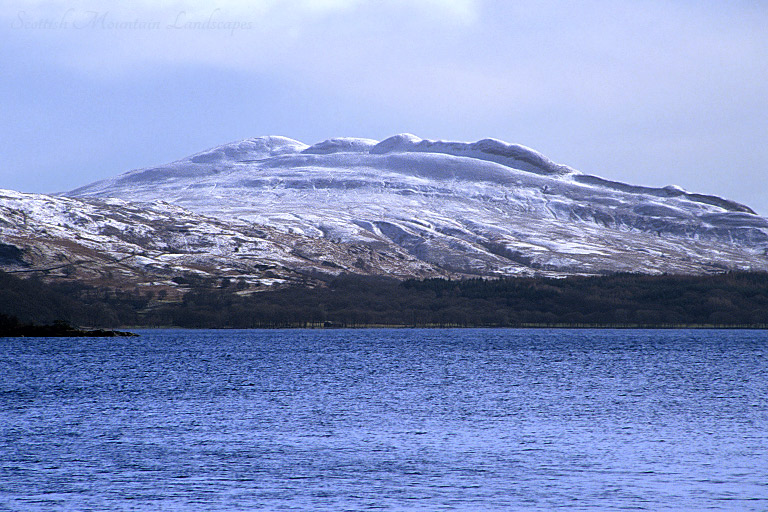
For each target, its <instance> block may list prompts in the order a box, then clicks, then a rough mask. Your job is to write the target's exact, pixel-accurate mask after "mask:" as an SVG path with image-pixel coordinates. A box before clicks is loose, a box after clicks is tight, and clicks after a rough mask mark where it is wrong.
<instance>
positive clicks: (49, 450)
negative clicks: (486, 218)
mask: <svg viewBox="0 0 768 512" xmlns="http://www.w3.org/2000/svg"><path fill="white" fill-rule="evenodd" d="M767 397H768V333H766V332H760V331H560V330H558V331H547V330H362V331H347V330H342V331H234V332H232V331H154V332H152V331H150V332H143V335H142V337H140V338H128V339H0V510H21V511H31V510H35V511H37V510H39V511H56V510H73V511H74V510H77V511H84V510H138V511H142V510H182V511H185V510H186V511H210V510H258V509H263V510H552V509H558V508H560V509H568V510H617V509H633V510H704V509H714V510H768V398H767Z"/></svg>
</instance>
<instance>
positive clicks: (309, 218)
mask: <svg viewBox="0 0 768 512" xmlns="http://www.w3.org/2000/svg"><path fill="white" fill-rule="evenodd" d="M66 195H68V196H72V197H83V198H88V197H90V198H97V197H102V198H103V197H117V198H122V199H125V200H129V201H145V202H152V201H157V200H161V199H162V200H164V201H168V202H170V203H173V204H175V205H178V206H182V207H184V208H185V209H187V210H189V211H192V212H196V213H197V214H202V215H206V216H209V217H212V218H216V219H220V220H223V221H230V222H231V221H237V222H243V221H245V222H248V223H252V224H256V225H264V226H270V227H273V228H275V229H277V230H280V231H282V232H285V233H294V234H299V235H302V236H307V237H310V238H314V239H318V240H328V241H331V242H334V243H356V244H364V245H366V246H369V247H379V248H382V247H389V248H393V247H395V248H399V249H402V250H405V251H406V252H407V253H408V254H409V255H411V256H412V257H415V258H417V259H419V260H421V261H423V262H425V263H426V264H429V265H433V266H436V267H439V268H441V269H443V270H445V271H447V272H454V273H459V274H464V275H529V274H533V273H541V272H547V273H552V274H594V273H605V272H615V271H632V272H648V273H660V272H675V273H702V272H713V271H722V270H726V269H752V270H767V269H768V257H767V256H766V252H767V250H768V222H767V221H766V220H765V219H764V218H762V217H759V216H757V215H755V214H754V212H752V210H750V209H749V208H748V207H746V206H744V205H740V204H738V203H735V202H733V201H728V200H726V199H722V198H719V197H717V196H710V195H703V194H693V193H689V192H686V191H684V190H682V189H681V188H679V187H675V186H669V187H664V188H651V187H640V186H633V185H628V184H623V183H618V182H612V181H609V180H605V179H602V178H598V177H596V176H590V175H585V174H581V173H579V172H577V171H575V170H574V169H571V168H569V167H567V166H563V165H559V164H556V163H554V162H552V161H551V160H549V159H548V158H546V157H544V156H543V155H541V154H539V153H537V152H535V151H533V150H531V149H529V148H526V147H524V146H519V145H514V144H506V143H504V142H501V141H498V140H495V139H486V140H481V141H479V142H475V143H462V142H442V141H427V140H421V139H419V138H417V137H415V136H412V135H397V136H394V137H391V138H389V139H386V140H384V141H382V142H377V141H374V140H370V139H354V138H339V139H330V140H327V141H324V142H321V143H319V144H315V145H313V146H308V145H306V144H303V143H301V142H298V141H295V140H292V139H288V138H285V137H261V138H256V139H248V140H244V141H240V142H236V143H232V144H227V145H224V146H220V147H217V148H213V149H211V150H208V151H205V152H202V153H199V154H196V155H193V156H191V157H189V158H186V159H183V160H179V161H177V162H173V163H171V164H167V165H163V166H160V167H155V168H149V169H140V170H136V171H130V172H128V173H125V174H122V175H119V176H117V177H115V178H111V179H108V180H104V181H100V182H96V183H93V184H91V185H88V186H85V187H82V188H79V189H76V190H73V191H72V192H69V193H68V194H66Z"/></svg>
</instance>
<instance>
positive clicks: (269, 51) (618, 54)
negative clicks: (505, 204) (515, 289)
mask: <svg viewBox="0 0 768 512" xmlns="http://www.w3.org/2000/svg"><path fill="white" fill-rule="evenodd" d="M114 4H115V3H114V2H104V1H98V0H69V1H62V0H45V1H34V0H33V1H18V0H15V1H7V0H0V44H1V46H0V48H1V49H2V51H0V121H1V122H0V158H2V161H1V163H0V188H8V189H14V190H20V191H25V192H43V193H48V192H58V191H64V190H69V189H73V188H76V187H78V186H80V185H84V184H87V183H90V182H92V181H95V180H98V179H102V178H106V177H109V176H113V175H116V174H119V173H121V172H124V171H127V170H130V169H136V168H141V167H147V166H155V165H159V164H162V163H166V162H170V161H173V160H177V159H180V158H183V157H186V156H188V155H190V154H192V153H196V152H199V151H202V150H204V149H207V148H210V147H213V146H217V145H219V144H224V143H227V142H231V141H235V140H240V139H244V138H249V137H257V136H261V135H283V136H287V137H291V138H294V139H298V140H300V141H302V142H305V143H308V144H313V143H316V142H319V141H322V140H325V139H328V138H332V137H342V136H348V137H367V138H372V139H377V140H382V139H384V138H387V137H389V136H391V135H394V134H398V133H404V132H407V133H413V134H415V135H417V136H419V137H422V138H425V139H442V140H463V141H475V140H479V139H483V138H488V137H493V138H497V139H501V140H504V141H507V142H513V143H517V144H523V145H525V146H528V147H531V148H533V149H536V150H537V151H540V152H541V153H543V154H545V155H546V156H548V157H549V158H551V159H552V160H554V161H556V162H558V163H561V164H565V165H569V166H571V167H573V168H576V169H578V170H580V171H582V172H584V173H588V174H595V175H598V176H602V177H605V178H608V179H613V180H619V181H624V182H628V183H632V184H637V185H648V186H665V185H669V184H675V185H679V186H682V187H683V188H685V189H686V190H689V191H692V192H699V193H707V194H716V195H720V196H723V197H726V198H729V199H733V200H736V201H739V202H742V203H745V204H747V205H749V206H751V207H752V208H753V209H755V210H756V211H757V212H758V213H760V214H762V215H768V193H766V191H767V187H766V186H765V183H764V182H765V181H766V176H768V140H767V139H768V30H766V28H765V27H768V2H765V1H762V0H752V1H746V0H731V1H729V2H723V1H720V0H716V1H715V0H697V1H693V0H677V1H669V0H664V1H655V0H643V1H629V0H625V1H621V0H610V1H609V0H605V1H603V0H584V1H580V2H569V1H554V0H539V1H527V0H515V1H494V0H251V1H237V0H221V1H218V2H203V1H197V0H187V1H162V0H155V1H151V0H139V1H135V2H132V3H131V4H130V6H123V7H120V6H115V5H114Z"/></svg>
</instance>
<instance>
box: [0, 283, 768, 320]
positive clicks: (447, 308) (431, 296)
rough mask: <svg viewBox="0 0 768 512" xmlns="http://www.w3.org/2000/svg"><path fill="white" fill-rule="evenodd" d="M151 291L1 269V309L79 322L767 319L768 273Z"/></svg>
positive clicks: (15, 315)
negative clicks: (174, 295)
mask: <svg viewBox="0 0 768 512" xmlns="http://www.w3.org/2000/svg"><path fill="white" fill-rule="evenodd" d="M189 283H190V284H189V286H190V288H189V289H188V291H186V293H185V294H184V295H183V297H182V298H181V299H176V300H168V299H166V298H164V297H163V296H162V294H156V293H154V292H152V291H148V290H139V289H126V290H108V289H97V288H93V287H88V286H84V285H80V284H77V283H71V282H70V283H59V284H46V283H43V282H42V281H40V280H37V279H35V278H31V279H19V278H17V277H15V276H11V275H8V274H3V273H0V314H2V315H5V316H6V317H7V318H9V319H16V321H17V322H22V323H24V322H26V323H36V324H51V323H53V322H55V321H59V322H65V323H69V324H73V325H78V326H82V327H120V326H123V327H125V326H131V327H185V328H279V327H363V326H409V327H535V326H552V327H686V326H688V327H752V328H766V327H768V274H766V273H749V272H734V273H726V274H716V275H703V276H682V275H659V276H649V275H639V274H614V275H609V276H600V277H568V278H564V279H547V278H503V279H468V280H447V279H426V280H406V281H398V280H395V279H389V278H384V277H365V276H358V275H341V276H338V277H335V278H328V279H327V281H326V282H325V285H324V286H318V287H315V288H306V287H290V288H285V289H281V290H275V291H257V292H253V290H248V289H244V288H243V287H235V286H221V283H220V282H216V281H205V280H200V279H195V280H192V279H190V280H189Z"/></svg>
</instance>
